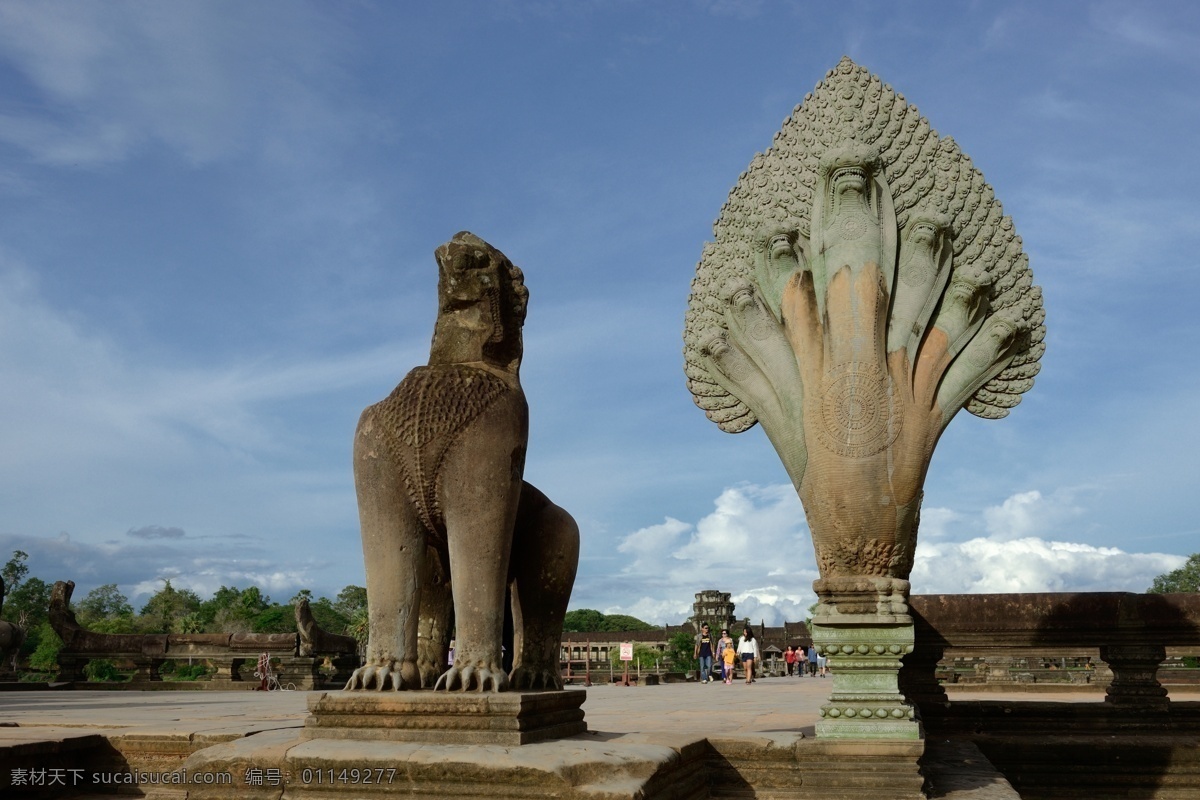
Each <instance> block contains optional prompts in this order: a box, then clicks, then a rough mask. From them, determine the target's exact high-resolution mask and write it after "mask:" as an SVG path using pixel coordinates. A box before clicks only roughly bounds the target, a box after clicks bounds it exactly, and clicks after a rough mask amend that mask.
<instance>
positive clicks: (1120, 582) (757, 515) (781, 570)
mask: <svg viewBox="0 0 1200 800" xmlns="http://www.w3.org/2000/svg"><path fill="white" fill-rule="evenodd" d="M1082 493H1083V492H1082V490H1080V489H1077V488H1060V489H1056V490H1054V491H1051V492H1049V493H1048V494H1043V493H1042V492H1041V491H1039V490H1030V491H1025V492H1017V493H1015V494H1013V495H1011V496H1009V497H1007V498H1005V499H1004V500H1003V501H1001V502H1000V503H997V504H995V505H992V506H988V507H986V508H984V509H982V510H981V511H979V512H977V513H966V512H963V511H958V510H955V509H950V508H942V507H932V508H928V509H924V510H923V511H922V514H921V532H920V535H919V538H918V544H917V553H916V563H915V565H914V568H913V572H912V576H911V581H912V586H913V593H915V594H939V593H964V592H967V593H992V592H1050V591H1081V592H1082V591H1133V592H1141V591H1145V589H1146V587H1148V586H1149V585H1150V583H1151V582H1152V581H1153V579H1154V577H1155V576H1157V575H1160V574H1162V573H1163V572H1168V571H1170V570H1172V569H1176V568H1178V567H1179V566H1180V565H1181V564H1183V562H1184V561H1185V558H1184V557H1183V556H1178V555H1170V554H1165V553H1130V552H1127V551H1125V550H1122V549H1119V548H1115V547H1097V546H1093V545H1090V544H1083V543H1078V542H1064V541H1053V540H1051V539H1048V538H1042V537H1043V536H1047V535H1050V534H1052V533H1053V531H1055V530H1059V529H1062V528H1064V527H1066V523H1067V522H1068V521H1070V520H1073V519H1075V518H1077V517H1078V516H1080V515H1081V514H1083V513H1084V511H1085V509H1084V508H1083V507H1082V506H1081V504H1080V502H1079V500H1078V499H1077V498H1078V496H1079V495H1080V494H1082ZM617 549H618V552H621V553H624V554H627V555H630V556H632V557H633V560H632V561H631V562H629V563H627V564H626V565H625V566H624V567H623V568H622V569H621V572H620V574H619V575H616V576H609V577H608V578H607V579H605V580H602V581H598V582H597V585H596V586H592V587H587V588H585V587H582V586H581V587H579V589H580V590H581V591H577V593H576V598H575V601H574V602H573V603H572V605H573V606H574V607H584V606H589V605H591V606H592V607H600V606H606V607H605V608H604V610H605V613H624V614H632V615H633V616H636V617H639V618H641V619H645V620H647V621H649V622H656V623H663V622H667V623H672V624H675V623H678V622H681V621H682V620H683V619H685V618H686V617H688V616H689V615H690V613H691V604H692V601H693V598H694V595H695V593H696V592H698V591H700V590H702V589H717V590H720V591H727V592H730V593H731V595H732V599H733V601H734V603H735V604H736V614H737V616H738V617H739V618H744V617H749V618H750V619H751V620H752V621H754V622H758V621H759V620H765V621H766V623H767V624H768V625H779V624H782V623H783V622H785V621H797V620H803V619H805V617H806V615H807V611H808V608H809V606H811V605H812V604H813V603H815V602H816V596H815V595H814V594H813V592H812V589H811V586H812V582H813V580H815V579H816V578H817V571H816V568H815V565H814V558H813V552H812V542H811V540H810V539H809V536H808V532H807V526H806V525H805V523H804V519H803V511H802V509H801V506H800V503H799V500H798V499H797V498H796V494H795V491H794V490H793V489H792V487H791V486H789V485H786V484H783V485H770V486H754V485H750V484H742V485H739V486H735V487H730V488H727V489H725V490H724V491H723V492H721V494H720V496H719V497H717V499H716V500H715V501H714V510H713V512H712V513H710V514H708V515H707V516H704V517H702V518H701V519H700V520H699V521H698V522H696V523H695V524H694V525H692V524H689V523H687V522H683V521H681V520H678V519H674V518H670V517H668V518H667V519H666V520H665V521H664V522H663V523H661V524H658V525H652V526H649V527H646V528H641V529H639V530H637V531H634V532H633V533H631V534H629V535H628V536H626V537H625V538H624V539H623V540H622V541H621V543H620V544H619V545H618V548H617ZM596 591H599V592H603V594H604V595H605V596H607V597H608V598H611V597H612V596H614V595H615V596H625V597H629V598H631V599H629V600H626V601H624V602H618V603H612V602H611V601H608V602H606V603H595V602H594V601H592V602H590V603H589V597H588V593H589V592H596ZM635 597H636V598H637V599H632V598H635Z"/></svg>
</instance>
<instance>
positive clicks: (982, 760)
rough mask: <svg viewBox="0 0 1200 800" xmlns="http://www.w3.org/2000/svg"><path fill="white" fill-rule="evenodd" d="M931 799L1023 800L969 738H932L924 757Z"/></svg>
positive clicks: (926, 780) (927, 792) (928, 793)
mask: <svg viewBox="0 0 1200 800" xmlns="http://www.w3.org/2000/svg"><path fill="white" fill-rule="evenodd" d="M921 770H922V771H923V772H924V773H925V792H926V795H927V796H928V797H929V800H1021V796H1020V795H1019V794H1017V791H1016V789H1014V788H1013V787H1012V784H1011V783H1009V782H1008V779H1007V778H1005V777H1004V775H1002V774H1001V773H1000V772H999V771H998V770H997V769H996V768H995V767H994V766H993V765H992V763H991V762H990V761H988V760H987V758H986V757H985V756H984V755H983V753H981V752H980V751H979V748H978V747H977V746H976V745H975V744H974V743H973V742H971V741H969V740H966V739H943V738H931V739H930V740H929V741H928V742H927V743H926V744H925V755H924V757H923V758H922V759H921Z"/></svg>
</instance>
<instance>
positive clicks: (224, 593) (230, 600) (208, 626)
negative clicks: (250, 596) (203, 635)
mask: <svg viewBox="0 0 1200 800" xmlns="http://www.w3.org/2000/svg"><path fill="white" fill-rule="evenodd" d="M240 595H241V591H240V590H238V588H237V587H236V586H222V587H221V588H220V589H217V591H215V592H213V596H212V597H210V598H208V599H207V600H205V601H204V602H203V603H201V604H200V611H199V613H200V619H201V621H202V623H203V626H204V630H206V631H210V632H212V633H223V632H224V631H222V630H221V629H220V627H219V626H218V625H217V622H216V619H217V616H218V615H219V614H223V613H225V612H228V610H229V609H230V608H231V607H232V606H233V604H234V603H236V602H237V599H238V597H239V596H240Z"/></svg>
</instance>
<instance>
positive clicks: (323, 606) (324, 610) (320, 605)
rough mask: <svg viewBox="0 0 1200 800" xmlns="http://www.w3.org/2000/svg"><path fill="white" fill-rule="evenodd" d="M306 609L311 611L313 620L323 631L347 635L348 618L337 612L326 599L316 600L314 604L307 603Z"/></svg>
mask: <svg viewBox="0 0 1200 800" xmlns="http://www.w3.org/2000/svg"><path fill="white" fill-rule="evenodd" d="M308 608H309V610H310V611H312V615H313V619H315V620H316V621H317V624H318V625H320V626H321V628H322V629H323V630H327V631H329V632H330V633H340V634H348V633H349V628H350V618H349V617H347V616H346V615H345V614H342V613H341V612H339V611H338V610H337V608H336V607H335V606H334V604H333V602H332V601H331V600H330V599H329V598H328V597H321V598H318V599H317V601H316V602H314V603H309V605H308Z"/></svg>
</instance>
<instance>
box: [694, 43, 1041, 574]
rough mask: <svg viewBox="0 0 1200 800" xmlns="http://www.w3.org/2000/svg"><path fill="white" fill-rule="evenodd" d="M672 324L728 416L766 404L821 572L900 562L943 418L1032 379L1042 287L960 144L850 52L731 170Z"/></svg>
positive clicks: (697, 385)
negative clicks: (683, 312) (710, 236)
mask: <svg viewBox="0 0 1200 800" xmlns="http://www.w3.org/2000/svg"><path fill="white" fill-rule="evenodd" d="M714 232H715V235H716V241H715V242H714V243H710V244H708V245H706V247H705V250H704V254H703V256H702V258H701V261H700V264H699V266H698V267H697V270H696V278H695V280H694V282H693V284H692V295H691V301H690V304H689V307H688V312H687V327H686V330H685V332H684V342H685V348H684V353H685V357H686V371H687V377H688V388H689V389H690V390H691V392H692V395H693V396H694V398H695V401H696V403H697V405H699V406H700V407H701V408H702V409H704V411H705V413H706V414H707V415H708V417H709V419H711V420H712V421H713V422H715V423H717V425H719V426H720V428H721V429H722V430H725V431H728V432H730V433H740V432H742V431H745V430H747V429H748V428H750V427H751V426H753V425H754V424H755V423H756V422H760V423H762V426H763V430H764V431H765V432H766V434H767V437H768V438H769V439H770V440H771V443H772V444H773V445H774V447H775V450H776V452H778V454H779V456H780V458H781V459H782V460H783V464H784V466H785V468H786V469H787V472H788V475H789V476H790V477H791V479H792V483H793V484H794V485H795V487H796V490H797V492H798V493H799V495H800V499H801V501H802V502H803V504H804V511H805V515H806V516H807V519H808V524H809V528H810V530H811V532H812V537H813V543H814V545H815V548H816V554H817V563H818V567H819V569H820V572H821V576H822V578H823V579H830V578H838V577H849V576H880V577H889V578H899V579H904V578H907V577H908V574H909V572H910V571H911V569H912V564H913V553H914V548H915V545H916V533H917V521H918V514H919V510H920V505H921V495H922V485H923V483H924V481H925V474H926V471H927V469H928V468H929V461H930V457H931V456H932V454H933V449H934V446H935V445H936V444H937V441H938V438H939V437H940V436H941V434H942V431H943V430H945V428H946V425H947V424H949V422H950V420H951V419H953V417H954V415H955V414H956V413H958V411H959V409H961V408H964V407H965V408H966V409H967V410H968V411H969V412H971V413H972V414H975V415H977V416H980V417H984V418H988V419H998V418H1000V417H1003V416H1005V415H1007V414H1008V410H1009V409H1010V408H1011V407H1013V406H1015V405H1016V404H1017V403H1018V402H1020V398H1021V394H1022V393H1023V392H1025V391H1026V390H1028V389H1029V388H1030V386H1032V385H1033V376H1034V375H1035V374H1036V373H1037V371H1038V359H1039V358H1040V357H1041V354H1042V352H1043V350H1044V345H1043V343H1042V340H1043V336H1044V332H1045V329H1044V327H1043V325H1042V322H1043V320H1044V313H1043V310H1042V297H1041V290H1040V289H1039V288H1038V287H1036V286H1032V285H1031V283H1030V278H1031V274H1030V271H1029V266H1028V261H1027V259H1026V257H1025V255H1024V253H1023V252H1022V250H1021V240H1020V238H1019V237H1018V236H1016V234H1015V233H1014V232H1013V225H1012V220H1011V219H1010V218H1008V217H1006V216H1004V214H1003V212H1002V211H1001V208H1000V203H999V201H997V200H996V199H995V197H994V196H993V194H992V190H991V188H990V187H989V186H988V185H987V184H986V183H984V181H983V176H982V175H981V174H980V172H979V170H977V169H975V167H974V166H972V164H971V161H970V159H968V158H967V157H966V156H965V155H964V154H963V153H962V151H960V150H959V148H958V145H957V144H955V142H954V141H953V140H952V139H950V138H949V137H939V136H938V135H937V133H936V132H935V131H933V130H931V129H930V127H929V123H928V121H926V120H925V119H924V118H923V117H921V115H920V113H919V112H918V111H917V109H916V108H915V107H914V106H911V105H909V104H908V103H907V102H905V100H904V98H903V97H901V96H900V95H899V94H897V93H896V92H894V91H893V90H892V89H891V87H889V86H885V85H884V84H882V83H881V82H880V80H879V79H878V78H877V77H875V76H873V75H871V74H869V73H868V72H867V71H866V70H865V69H863V68H862V67H859V66H858V65H856V64H854V63H853V62H852V61H850V59H848V58H846V59H843V60H842V61H841V62H840V63H839V64H838V65H837V67H836V68H835V69H833V70H832V71H830V72H829V74H828V75H827V77H826V79H825V81H824V82H823V83H822V84H820V85H819V86H818V87H817V88H816V90H815V91H814V92H812V93H811V94H809V95H808V96H807V97H806V98H805V100H804V102H803V103H802V104H801V105H799V106H797V107H796V110H795V112H794V113H793V114H792V116H791V117H790V118H789V119H788V120H786V121H785V122H784V124H783V128H782V130H780V131H779V132H778V133H777V134H776V136H775V142H774V146H773V147H771V149H770V150H768V151H767V152H766V153H763V154H759V155H757V156H755V158H754V160H753V161H752V162H751V164H750V167H749V169H747V170H746V172H744V173H742V176H741V179H740V180H739V181H738V183H737V185H736V186H735V187H734V189H733V191H732V192H731V193H730V195H729V199H728V200H727V201H726V203H725V206H724V208H723V209H722V211H721V216H720V218H719V219H718V220H717V222H716V225H715V226H714Z"/></svg>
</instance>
